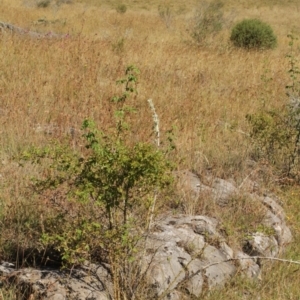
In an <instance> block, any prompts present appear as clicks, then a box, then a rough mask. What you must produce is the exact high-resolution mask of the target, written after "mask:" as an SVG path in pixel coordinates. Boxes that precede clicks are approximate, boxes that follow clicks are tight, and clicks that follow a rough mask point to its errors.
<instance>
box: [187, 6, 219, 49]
mask: <svg viewBox="0 0 300 300" xmlns="http://www.w3.org/2000/svg"><path fill="white" fill-rule="evenodd" d="M223 6H224V3H223V2H221V1H219V0H215V1H212V2H209V3H208V2H205V1H204V2H201V6H200V7H199V8H198V9H197V11H196V15H195V17H194V21H193V29H192V38H193V39H194V40H195V41H196V42H197V43H199V44H203V43H204V42H205V41H206V38H207V37H208V36H211V35H214V34H216V33H218V32H219V31H220V30H221V29H222V27H223V23H224V17H223V11H222V9H223Z"/></svg>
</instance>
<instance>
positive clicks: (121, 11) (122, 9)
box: [116, 4, 127, 14]
mask: <svg viewBox="0 0 300 300" xmlns="http://www.w3.org/2000/svg"><path fill="white" fill-rule="evenodd" d="M116 11H117V12H118V13H119V14H125V13H126V11H127V6H126V5H125V4H118V5H117V7H116Z"/></svg>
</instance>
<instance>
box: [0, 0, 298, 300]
mask: <svg viewBox="0 0 300 300" xmlns="http://www.w3.org/2000/svg"><path fill="white" fill-rule="evenodd" d="M41 2H42V1H34V0H0V21H2V22H7V23H11V24H14V25H16V26H19V27H22V28H24V29H26V30H32V31H37V32H40V33H45V34H47V33H49V32H55V33H57V34H61V35H62V36H63V37H62V38H58V39H55V38H53V39H51V38H40V39H34V38H30V37H28V36H26V34H24V35H18V34H10V33H9V32H7V31H0V124H1V125H2V126H1V135H0V158H1V164H0V174H1V179H0V180H1V181H0V185H1V198H0V200H1V207H2V208H1V209H2V211H1V218H2V219H3V220H5V221H3V222H4V223H5V224H11V225H12V229H11V230H9V229H7V230H6V231H5V233H3V235H2V237H1V238H0V258H1V256H2V253H4V252H5V251H7V249H5V251H4V250H3V247H4V246H3V245H4V244H5V241H6V240H8V239H10V238H11V237H12V236H14V235H15V233H16V231H17V229H18V228H19V227H22V228H23V227H24V226H25V227H26V225H24V223H22V222H23V221H24V220H23V219H22V218H19V217H18V215H19V214H27V213H28V215H30V213H31V211H30V209H28V210H27V209H26V203H27V202H29V203H30V201H36V199H32V198H30V199H28V195H29V194H28V188H27V187H28V185H29V182H30V178H31V177H32V176H35V175H36V174H40V173H39V172H40V170H39V168H38V167H37V166H36V165H27V167H26V168H25V169H24V168H21V167H20V166H19V165H18V164H17V163H16V157H19V156H20V155H21V153H23V152H24V151H26V150H28V149H29V148H30V147H32V146H34V147H42V146H45V145H48V144H49V140H52V139H55V140H56V141H60V142H64V141H65V140H66V139H70V136H71V135H72V137H71V142H70V144H72V145H73V146H74V147H78V148H80V147H82V145H80V144H79V143H80V141H79V139H78V136H79V135H80V128H81V124H82V122H83V120H84V119H85V118H91V119H93V120H94V121H95V123H96V124H97V125H98V126H99V128H101V129H102V130H105V129H107V128H108V127H109V126H110V125H111V122H112V121H111V116H112V111H111V106H110V103H109V101H108V100H109V99H110V98H111V97H112V96H113V95H115V94H118V93H120V89H121V88H120V87H119V86H117V85H115V81H116V80H118V79H120V78H122V77H123V75H124V70H125V69H126V67H127V66H128V65H132V64H133V65H135V66H137V67H138V68H139V69H140V71H141V73H140V75H139V80H138V86H137V90H138V95H137V96H136V98H135V99H134V101H133V102H132V103H131V104H132V105H133V106H135V107H136V108H137V109H138V113H137V114H135V115H133V117H132V119H131V122H132V124H133V126H132V132H131V135H130V137H129V138H130V139H131V140H132V141H136V140H143V141H151V139H152V137H151V132H152V127H153V120H152V115H151V111H150V109H149V106H148V103H147V99H149V98H152V99H153V102H154V105H155V109H156V111H157V114H158V116H159V118H160V124H161V128H160V129H161V135H162V141H163V146H165V145H166V140H167V138H168V132H169V130H171V129H172V135H173V140H174V143H175V146H176V150H175V152H173V153H172V160H173V163H174V164H175V166H176V167H175V169H176V170H183V169H190V170H194V171H195V172H197V173H198V174H200V175H202V174H203V175H205V174H206V172H208V171H209V172H212V174H213V175H215V176H219V177H222V178H226V179H230V178H232V179H234V180H235V181H236V182H237V184H238V185H239V184H241V183H242V182H243V180H244V179H245V178H246V177H247V176H250V177H251V179H253V180H254V181H257V182H259V184H260V191H261V192H264V191H265V190H268V191H271V192H276V193H278V194H280V196H281V197H282V199H283V202H284V208H285V210H286V213H287V216H288V222H289V225H290V226H291V227H292V229H293V234H294V235H295V242H294V243H293V244H292V245H291V246H290V247H289V248H288V250H287V251H286V253H284V257H286V258H290V259H294V260H300V257H299V253H300V233H299V225H300V219H299V216H298V214H297V212H298V211H299V209H300V208H299V205H298V198H299V195H300V190H299V188H298V186H297V185H294V186H292V187H291V186H288V187H280V186H278V184H277V182H278V177H277V173H276V171H275V170H274V168H273V167H272V166H271V163H270V162H268V161H266V160H260V161H257V162H255V165H254V166H253V163H252V162H253V151H254V150H253V149H254V148H253V146H254V143H253V140H252V139H251V138H250V126H249V123H248V122H247V120H246V115H248V114H254V113H256V112H258V111H261V110H268V109H279V110H280V109H281V108H282V107H283V106H284V105H285V104H286V103H287V102H288V97H287V96H286V85H289V84H291V78H290V76H289V74H288V70H289V69H290V65H289V60H288V59H287V57H286V56H287V54H289V53H291V49H290V47H289V42H290V40H289V39H288V38H287V35H288V34H290V33H293V34H294V35H295V36H297V35H300V24H299V10H300V5H299V3H298V1H296V0H294V1H292V0H291V1H279V0H276V1H271V0H265V1H258V0H251V1H236V0H229V1H225V2H226V3H225V5H224V7H223V8H222V9H223V12H224V18H225V21H224V27H223V29H222V30H221V31H220V32H218V33H217V34H215V35H209V36H207V37H206V39H205V41H204V42H203V43H202V44H201V45H198V44H197V43H196V42H195V41H194V40H193V38H192V37H191V36H192V33H193V24H194V23H193V22H194V19H195V14H196V12H197V10H199V9H200V10H201V8H203V5H202V6H201V4H199V3H198V1H195V0H189V1H184V2H182V1H176V0H170V1H164V2H163V4H161V1H155V0H153V1H141V0H140V1H138V0H137V1H133V0H130V1H124V4H125V5H126V8H127V10H126V12H125V13H119V12H117V10H118V8H119V7H120V5H121V4H122V3H121V2H117V1H107V0H103V1H102V0H78V1H76V0H73V1H70V3H68V1H49V3H48V2H47V1H44V2H45V3H46V4H45V5H38V3H41ZM38 6H40V7H38ZM43 6H45V7H43ZM244 18H260V19H262V20H263V21H265V22H267V23H268V24H270V25H271V26H272V28H273V29H274V32H275V34H276V35H277V38H278V47H277V48H276V49H274V50H266V51H245V50H241V49H236V48H234V47H233V46H232V45H231V43H230V42H229V36H230V30H231V28H232V26H233V24H235V23H236V22H237V21H239V20H242V19H244ZM295 43H296V45H295V47H294V49H293V51H294V52H293V56H294V57H295V58H298V57H299V51H300V50H299V49H300V48H299V45H298V44H297V41H296V42H295ZM74 132H75V134H74V136H73V133H74ZM161 201H162V202H163V201H164V199H162V200H161ZM168 201H170V200H168ZM178 201H179V202H180V201H188V199H180V200H178ZM171 202H172V201H171ZM20 203H21V204H20ZM24 203H25V204H24ZM20 205H21V206H20ZM37 205H41V206H43V204H37ZM172 205H173V207H174V203H173V204H170V205H169V204H168V205H165V209H170V206H172ZM20 207H22V209H24V211H22V210H21V209H20ZM162 207H163V206H162ZM184 207H187V205H178V211H180V212H186V211H185V208H184ZM199 207H201V205H200V204H199ZM194 210H195V211H193V212H191V211H189V213H201V210H200V211H199V209H198V210H197V205H196V206H195V209H194ZM14 216H16V217H14ZM28 218H29V217H28ZM29 219H30V218H29ZM10 222H11V223H10ZM14 222H15V223H14ZM24 222H25V223H26V220H25V221H24ZM28 222H29V221H28ZM30 222H31V221H30ZM37 222H38V221H37ZM4 223H3V224H4ZM18 226H19V227H18ZM14 230H15V231H14ZM33 235H34V234H33ZM19 238H20V243H21V242H22V239H24V236H22V234H20V236H19ZM5 245H6V244H5ZM5 247H6V246H5ZM5 253H6V252H5ZM3 255H4V254H3ZM298 277H299V270H298V267H295V266H290V265H283V264H279V263H270V264H267V266H266V268H265V271H264V274H263V276H262V278H263V279H262V281H260V282H257V283H249V282H245V280H240V279H238V278H234V280H233V281H232V282H230V283H229V284H228V286H226V287H225V290H224V289H222V291H221V292H219V291H216V292H212V293H211V294H209V295H206V296H205V297H206V298H205V299H220V294H219V293H221V295H222V299H242V297H244V296H245V297H246V298H245V299H299V297H300V292H299V288H298V285H299V284H298ZM0 297H1V294H0ZM247 297H248V298H247ZM4 299H6V298H4Z"/></svg>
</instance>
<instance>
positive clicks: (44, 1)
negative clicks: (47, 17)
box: [36, 0, 51, 8]
mask: <svg viewBox="0 0 300 300" xmlns="http://www.w3.org/2000/svg"><path fill="white" fill-rule="evenodd" d="M50 4H51V0H41V1H38V2H37V4H36V5H37V7H40V8H46V7H48V6H50Z"/></svg>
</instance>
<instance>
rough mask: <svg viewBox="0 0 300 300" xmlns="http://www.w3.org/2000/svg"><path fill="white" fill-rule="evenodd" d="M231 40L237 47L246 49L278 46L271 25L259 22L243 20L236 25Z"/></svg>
mask: <svg viewBox="0 0 300 300" xmlns="http://www.w3.org/2000/svg"><path fill="white" fill-rule="evenodd" d="M230 40H231V41H232V42H233V44H234V45H235V46H237V47H242V48H246V49H252V48H255V49H268V48H274V47H276V45H277V38H276V36H275V34H274V32H273V30H272V28H271V27H270V25H268V24H266V23H264V22H262V21H260V20H258V19H249V20H243V21H241V22H239V23H238V24H236V25H235V26H234V27H233V29H232V31H231V36H230Z"/></svg>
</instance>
